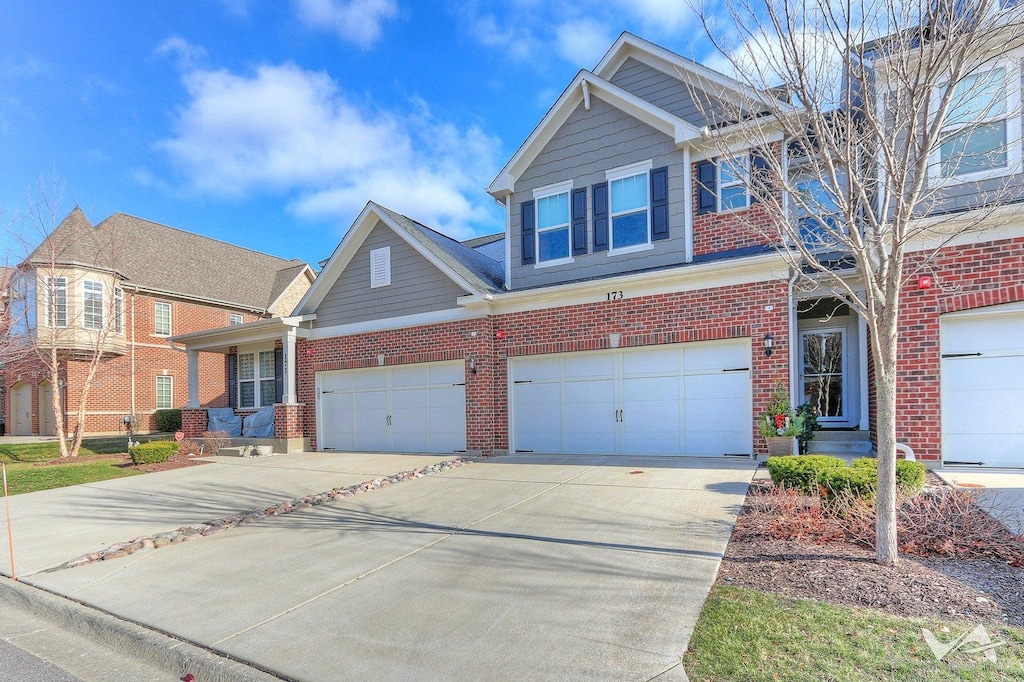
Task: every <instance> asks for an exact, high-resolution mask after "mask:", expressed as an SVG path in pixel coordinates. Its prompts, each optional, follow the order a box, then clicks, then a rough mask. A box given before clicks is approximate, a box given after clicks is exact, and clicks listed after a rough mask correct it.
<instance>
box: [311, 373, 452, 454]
mask: <svg viewBox="0 0 1024 682" xmlns="http://www.w3.org/2000/svg"><path fill="white" fill-rule="evenodd" d="M316 419H317V422H316V424H317V426H316V434H317V449H318V450H321V451H357V452H358V451H368V452H436V453H448V452H465V451H466V375H465V363H464V362H463V361H461V360H457V361H454V362H432V363H418V364H410V365H389V366H387V367H368V368H362V369H347V370H331V371H326V372H317V373H316Z"/></svg>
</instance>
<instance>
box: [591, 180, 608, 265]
mask: <svg viewBox="0 0 1024 682" xmlns="http://www.w3.org/2000/svg"><path fill="white" fill-rule="evenodd" d="M590 196H591V201H592V202H593V204H594V210H593V215H594V252H595V253H596V252H597V251H607V250H608V183H607V182H602V183H598V184H596V185H593V186H591V188H590Z"/></svg>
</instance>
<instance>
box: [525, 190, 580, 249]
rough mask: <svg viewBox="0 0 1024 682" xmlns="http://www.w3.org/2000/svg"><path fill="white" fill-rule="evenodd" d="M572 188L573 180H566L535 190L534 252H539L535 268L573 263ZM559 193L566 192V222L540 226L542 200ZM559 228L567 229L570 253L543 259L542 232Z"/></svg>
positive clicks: (567, 243)
mask: <svg viewBox="0 0 1024 682" xmlns="http://www.w3.org/2000/svg"><path fill="white" fill-rule="evenodd" d="M572 190H573V181H572V180H564V181H562V182H557V183H555V184H553V185H545V186H544V187H538V188H537V189H535V190H533V252H534V253H535V254H537V257H536V258H534V263H533V267H534V268H549V267H551V266H552V265H565V264H567V263H572V262H573V258H572ZM559 194H564V195H565V199H566V202H565V203H566V211H565V222H564V223H559V224H557V225H548V226H547V227H545V228H543V229H542V228H541V226H540V200H541V199H549V198H551V197H556V196H558V195H559ZM557 230H565V241H566V245H567V246H568V248H567V249H566V252H567V253H568V254H569V255H567V256H565V257H564V258H552V259H550V260H541V258H540V235H541V233H542V232H555V231H557Z"/></svg>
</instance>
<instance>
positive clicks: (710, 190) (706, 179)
mask: <svg viewBox="0 0 1024 682" xmlns="http://www.w3.org/2000/svg"><path fill="white" fill-rule="evenodd" d="M717 193H718V188H717V187H715V163H714V162H713V161H698V162H697V215H702V214H704V213H714V212H715V208H716V207H717V205H718V202H717V201H716V200H715V195H716V194H717Z"/></svg>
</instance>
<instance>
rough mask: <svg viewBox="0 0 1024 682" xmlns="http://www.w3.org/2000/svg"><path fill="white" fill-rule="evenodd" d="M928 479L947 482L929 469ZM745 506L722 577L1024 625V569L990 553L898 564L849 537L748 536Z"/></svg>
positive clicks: (923, 613) (795, 592)
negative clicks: (882, 560)
mask: <svg viewBox="0 0 1024 682" xmlns="http://www.w3.org/2000/svg"><path fill="white" fill-rule="evenodd" d="M928 484H929V485H943V483H942V481H941V479H939V478H938V477H936V476H934V474H931V473H930V472H929V477H928ZM752 514H753V512H752V511H751V509H750V508H749V507H746V506H745V507H744V510H743V512H742V513H741V514H740V516H739V518H738V519H737V522H736V527H735V528H734V529H733V535H732V538H731V539H730V541H729V545H728V548H727V549H726V552H725V557H724V560H723V561H722V566H721V569H720V571H719V574H718V582H719V583H721V584H726V585H735V586H740V587H747V588H752V589H756V590H762V591H765V592H772V593H775V594H780V595H785V596H788V597H800V598H808V599H817V600H819V601H825V602H830V603H833V604H843V605H848V606H860V607H869V608H875V609H881V610H883V611H885V612H887V613H891V614H894V615H898V616H911V617H922V618H929V617H936V618H945V619H954V620H967V621H974V622H977V621H984V622H1000V621H1001V622H1006V623H1009V624H1011V625H1016V626H1019V627H1024V569H1022V568H1014V567H1013V566H1011V565H1009V564H1007V563H1005V562H1001V561H997V560H989V559H978V560H964V559H949V558H941V557H939V558H921V557H916V556H910V555H905V554H901V556H900V561H899V564H898V565H897V566H895V567H887V566H880V565H878V564H876V563H875V553H874V550H872V549H869V548H867V547H865V546H863V545H859V544H853V543H850V542H845V541H832V542H825V543H822V544H816V543H815V542H814V541H811V540H773V539H767V538H764V537H751V535H752V534H751V533H750V532H749V525H750V523H751V515H752Z"/></svg>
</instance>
